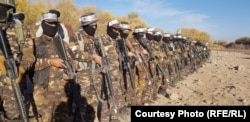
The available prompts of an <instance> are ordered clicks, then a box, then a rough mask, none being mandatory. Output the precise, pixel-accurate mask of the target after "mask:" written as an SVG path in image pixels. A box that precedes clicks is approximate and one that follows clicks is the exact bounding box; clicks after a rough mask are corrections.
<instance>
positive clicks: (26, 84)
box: [13, 12, 39, 118]
mask: <svg viewBox="0 0 250 122" xmlns="http://www.w3.org/2000/svg"><path fill="white" fill-rule="evenodd" d="M13 19H15V20H16V21H20V22H21V23H20V24H21V27H20V30H19V31H21V30H23V31H21V32H19V31H16V32H17V33H23V34H22V35H19V37H18V40H19V43H20V44H19V45H20V47H23V46H22V45H23V44H24V43H23V42H24V40H32V41H33V38H32V37H31V34H30V30H29V28H28V27H27V26H25V25H24V19H25V15H24V13H21V12H20V13H15V14H14V15H13ZM15 27H16V28H19V26H17V25H15ZM33 74H34V65H32V67H31V68H30V69H29V70H28V71H26V72H25V77H23V79H22V84H21V89H22V90H23V91H22V93H23V95H24V98H25V99H24V103H25V105H26V111H27V115H29V108H30V105H31V106H32V112H33V115H34V117H36V118H38V117H39V115H38V112H37V109H36V105H35V101H34V98H33V87H34V84H33V81H32V77H33Z"/></svg>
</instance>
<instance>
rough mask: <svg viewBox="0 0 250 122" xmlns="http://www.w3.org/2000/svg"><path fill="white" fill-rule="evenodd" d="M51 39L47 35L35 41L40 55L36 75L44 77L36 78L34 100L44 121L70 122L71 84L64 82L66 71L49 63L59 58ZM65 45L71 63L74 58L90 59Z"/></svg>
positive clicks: (36, 65) (37, 53)
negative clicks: (50, 60) (69, 101)
mask: <svg viewBox="0 0 250 122" xmlns="http://www.w3.org/2000/svg"><path fill="white" fill-rule="evenodd" d="M50 39H51V38H48V37H47V36H46V35H42V36H41V37H39V38H36V39H35V44H36V55H38V56H37V61H36V64H35V73H36V72H39V71H40V72H43V73H42V74H41V75H43V77H42V79H39V78H37V77H36V76H34V83H35V87H34V98H35V100H36V105H37V109H38V111H39V114H41V115H42V119H43V121H45V122H49V121H51V120H54V121H56V122H57V121H58V122H59V121H60V122H65V121H69V120H68V119H69V118H68V113H69V110H68V98H69V95H70V94H69V93H70V92H69V82H68V81H66V80H63V74H64V69H61V68H57V67H53V66H50V64H49V63H48V60H49V59H50V58H59V55H58V54H57V52H56V50H55V48H54V46H53V40H52V41H51V40H50ZM64 43H65V42H64ZM65 45H66V51H67V55H68V56H69V59H70V60H71V61H72V59H73V58H74V59H77V60H89V59H90V57H86V56H84V55H83V54H81V53H80V52H76V53H73V52H72V51H71V50H70V48H69V45H68V44H66V43H65ZM46 52H47V53H46ZM70 52H71V53H70ZM39 55H41V56H39ZM47 73H48V74H47ZM46 75H48V77H46ZM46 78H47V79H46Z"/></svg>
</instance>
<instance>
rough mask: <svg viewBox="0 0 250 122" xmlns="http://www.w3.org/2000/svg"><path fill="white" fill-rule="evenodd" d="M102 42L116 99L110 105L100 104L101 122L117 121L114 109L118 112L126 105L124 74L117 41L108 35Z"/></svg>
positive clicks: (102, 38) (103, 37)
mask: <svg viewBox="0 0 250 122" xmlns="http://www.w3.org/2000/svg"><path fill="white" fill-rule="evenodd" d="M101 41H102V43H103V46H104V51H105V54H106V56H107V58H108V60H109V72H110V75H111V79H112V85H113V89H114V97H113V101H110V103H109V104H110V105H108V104H103V103H101V102H99V105H100V104H102V107H103V108H102V114H101V121H103V122H105V121H109V120H110V117H111V119H117V113H116V112H115V111H114V110H113V109H114V108H113V107H116V110H119V108H122V107H123V106H124V105H125V100H124V96H123V94H122V90H121V82H122V79H121V77H122V74H121V72H120V68H119V65H120V64H119V59H118V50H117V48H116V41H115V40H113V39H111V38H110V37H109V36H107V35H105V36H101ZM99 93H100V92H99Z"/></svg>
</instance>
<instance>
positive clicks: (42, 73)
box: [33, 67, 50, 87]
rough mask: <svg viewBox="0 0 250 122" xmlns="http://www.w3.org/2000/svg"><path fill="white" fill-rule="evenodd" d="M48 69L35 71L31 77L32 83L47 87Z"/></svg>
mask: <svg viewBox="0 0 250 122" xmlns="http://www.w3.org/2000/svg"><path fill="white" fill-rule="evenodd" d="M49 71H50V67H47V68H45V69H42V70H37V71H35V74H34V77H33V82H34V84H36V85H39V86H43V87H47V85H48V83H49Z"/></svg>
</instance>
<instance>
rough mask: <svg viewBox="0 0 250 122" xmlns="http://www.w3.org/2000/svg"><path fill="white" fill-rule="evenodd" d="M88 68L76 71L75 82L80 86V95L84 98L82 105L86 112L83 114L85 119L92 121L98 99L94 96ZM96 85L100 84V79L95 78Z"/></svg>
mask: <svg viewBox="0 0 250 122" xmlns="http://www.w3.org/2000/svg"><path fill="white" fill-rule="evenodd" d="M89 72H90V70H83V71H80V72H78V73H77V84H79V87H80V94H81V97H82V98H83V99H84V100H85V102H83V104H84V105H83V106H84V108H83V109H85V110H86V111H87V112H86V115H85V119H86V121H94V119H95V118H96V116H97V112H96V110H97V105H98V99H97V98H96V93H95V90H94V88H93V86H92V85H93V83H92V81H91V80H90V73H89ZM95 83H96V85H97V86H99V85H98V84H100V80H95Z"/></svg>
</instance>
